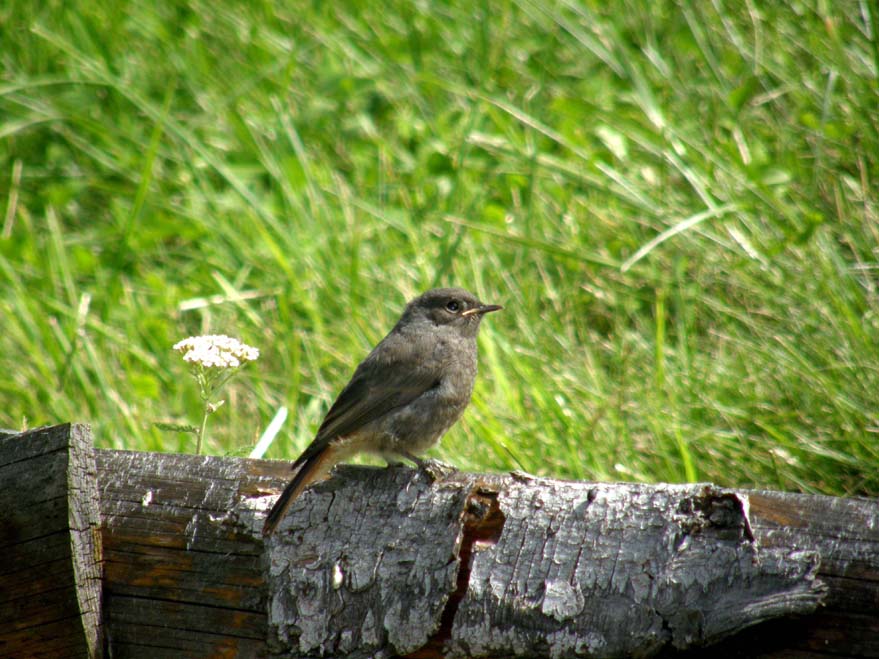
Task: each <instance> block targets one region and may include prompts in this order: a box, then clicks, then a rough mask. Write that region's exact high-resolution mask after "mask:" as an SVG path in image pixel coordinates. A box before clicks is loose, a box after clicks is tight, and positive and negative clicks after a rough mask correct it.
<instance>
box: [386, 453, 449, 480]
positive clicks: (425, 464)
mask: <svg viewBox="0 0 879 659" xmlns="http://www.w3.org/2000/svg"><path fill="white" fill-rule="evenodd" d="M398 453H399V454H400V455H401V456H402V457H404V458H406V459H407V460H411V461H412V462H414V463H415V464H416V465H418V471H420V472H421V473H422V474H424V475H426V476H427V477H428V478H430V480H431V481H438V480H441V479H443V478H447V477H448V476H451V475H452V474H454V473H455V472H456V471H458V468H457V467H455V466H453V465H448V464H446V463H444V462H440V461H439V460H431V459H430V458H419V457H418V456H417V455H415V454H413V453H410V452H409V451H398Z"/></svg>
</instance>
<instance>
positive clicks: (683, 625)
mask: <svg viewBox="0 0 879 659" xmlns="http://www.w3.org/2000/svg"><path fill="white" fill-rule="evenodd" d="M58 447H66V448H62V449H58ZM59 450H60V451H61V452H62V453H63V452H66V453H67V454H68V455H72V454H73V453H75V454H76V456H75V457H73V458H70V457H68V458H66V460H67V462H68V463H70V464H74V465H77V464H86V465H87V464H90V463H89V459H90V458H91V459H92V460H93V462H92V463H91V464H94V465H96V473H97V479H96V480H95V479H94V478H93V475H92V474H91V473H89V470H88V468H85V469H82V468H78V467H77V468H74V469H73V470H72V471H74V472H77V473H80V474H81V475H82V478H80V479H78V480H76V481H75V483H74V484H73V485H72V486H68V485H67V483H68V480H64V481H63V483H62V482H61V477H58V476H52V477H51V478H48V480H51V482H52V484H53V487H54V488H56V489H53V490H52V492H53V493H52V494H51V497H43V496H42V495H41V494H39V493H40V492H41V491H45V492H48V491H49V489H48V488H49V483H48V482H47V476H46V474H47V473H48V472H47V467H46V463H45V462H39V461H37V462H33V463H31V461H32V459H33V458H28V457H27V456H37V455H44V454H46V455H55V456H56V458H55V459H57V458H58V455H57V454H58V453H59ZM22 456H24V457H22ZM62 462H63V460H62ZM62 471H63V470H62ZM68 471H71V470H68ZM53 473H54V472H53ZM289 476H290V472H289V466H288V465H287V464H286V463H277V462H267V461H256V460H246V459H236V458H214V457H198V456H191V455H165V454H150V453H135V452H125V451H102V450H97V451H92V449H91V447H90V443H89V441H88V437H87V429H85V428H84V427H82V426H75V425H74V426H71V425H64V426H57V427H54V428H51V429H43V430H39V431H33V432H30V433H25V434H23V435H17V436H14V437H11V438H6V439H2V440H0V477H2V480H0V496H2V497H3V498H2V499H0V503H2V504H3V511H4V512H3V513H2V516H3V523H2V528H3V534H2V536H0V545H2V546H3V548H4V552H5V555H10V551H13V550H14V548H15V547H18V549H19V553H18V554H16V555H19V556H24V557H27V555H32V556H33V557H34V559H33V560H31V561H30V563H31V564H28V563H27V561H24V560H23V559H21V560H19V561H17V562H15V563H13V564H11V565H9V564H7V567H6V569H5V570H3V571H2V574H0V593H2V595H0V597H2V598H4V599H0V601H5V602H12V601H21V602H27V603H28V606H27V607H23V608H20V609H16V610H15V612H13V613H12V614H7V613H6V612H7V610H8V611H12V609H9V608H8V607H9V605H8V604H4V607H2V609H0V611H2V613H0V655H3V656H36V655H38V654H39V651H38V650H39V649H40V648H45V649H46V650H47V651H46V653H44V654H45V656H50V655H51V656H97V655H98V654H99V652H100V649H101V646H100V644H99V643H98V639H99V635H100V632H101V629H100V625H99V622H100V620H101V619H103V621H104V630H103V631H104V632H105V634H104V636H105V639H104V645H105V646H109V647H110V648H112V654H113V656H114V657H213V656H239V657H250V656H254V657H258V656H267V655H271V654H281V655H286V656H352V657H353V656H361V657H366V656H394V655H399V654H408V655H409V656H412V657H438V656H486V657H499V656H513V655H517V654H518V655H527V656H559V657H567V656H593V657H608V656H631V655H639V656H664V657H671V656H675V657H701V656H706V657H707V656H709V653H710V656H711V657H712V659H718V658H719V657H725V656H728V657H734V656H742V657H745V656H748V657H756V656H761V657H830V656H834V657H838V656H861V657H876V656H879V641H877V638H879V507H877V505H876V501H873V500H867V499H836V498H832V497H822V496H812V495H797V494H784V493H774V492H735V491H730V490H724V489H720V488H716V487H714V486H710V485H686V486H667V485H660V486H645V485H632V484H616V485H613V484H584V483H567V482H561V481H551V480H544V479H533V478H530V477H525V476H511V475H489V476H486V475H477V474H464V473H458V474H454V475H453V476H451V477H449V478H447V479H443V480H441V481H438V482H430V481H429V480H428V479H427V478H426V476H425V475H424V474H422V473H419V472H417V471H414V470H411V469H405V468H398V469H374V468H356V467H343V468H340V469H339V470H338V471H337V472H336V476H335V477H334V478H332V479H330V480H329V481H327V482H325V483H322V484H320V485H318V486H317V487H314V488H312V489H311V490H309V491H308V492H307V493H306V494H305V495H303V496H302V497H301V498H300V500H298V501H297V502H296V504H295V505H294V506H293V508H292V509H291V511H290V514H289V515H288V517H287V519H285V520H284V521H283V522H282V524H281V526H280V527H279V530H278V532H277V533H276V535H275V536H272V537H271V538H270V539H269V540H268V542H266V543H264V541H263V538H262V536H261V534H260V530H261V526H262V521H263V518H264V516H265V514H266V512H267V509H268V508H269V507H270V505H271V503H272V501H273V499H274V496H275V495H277V494H278V492H279V491H280V490H281V488H282V487H283V485H284V484H285V482H286V480H287V478H288V477H289ZM7 478H8V481H7ZM84 481H87V482H84ZM7 482H9V483H12V485H11V486H10V487H9V488H3V485H5V484H6V483H7ZM89 483H91V485H89ZM68 487H73V489H72V490H70V491H69V492H68V493H67V494H65V488H68ZM41 488H42V490H41ZM80 488H82V489H80ZM89 488H91V491H92V492H93V493H95V498H97V495H98V494H99V500H100V520H101V522H100V537H99V538H98V537H96V538H95V539H94V542H92V544H91V546H90V547H89V546H88V544H87V543H84V542H83V541H82V536H83V529H85V528H97V524H96V522H95V523H94V524H93V525H91V526H90V524H89V523H87V522H83V521H82V519H83V518H81V517H80V518H79V519H77V521H75V523H74V522H68V523H66V526H64V524H60V523H59V524H57V525H55V526H58V528H59V529H60V530H59V531H57V532H60V533H66V534H67V535H69V536H71V537H74V536H75V537H77V538H79V541H78V543H79V544H78V545H75V543H73V542H71V544H70V545H69V546H70V547H78V548H75V549H74V550H73V552H72V553H71V551H70V550H69V549H68V553H67V555H66V556H63V557H62V556H61V554H59V555H58V556H59V557H58V558H56V559H54V560H53V561H52V563H51V564H52V565H55V566H56V568H57V567H59V566H60V567H61V568H63V569H55V572H53V573H52V574H53V575H54V574H58V575H61V576H59V577H52V578H53V579H54V580H55V581H56V582H57V583H58V584H59V588H60V586H61V585H63V584H64V583H67V584H72V586H71V585H68V586H65V587H66V588H68V589H69V588H73V589H74V592H76V591H77V589H78V588H79V586H80V585H81V586H82V594H80V595H76V596H73V597H71V596H68V597H66V599H64V600H63V602H62V603H61V604H59V603H58V602H54V603H53V601H52V598H50V597H48V596H46V595H45V594H43V595H40V591H39V589H37V590H34V588H33V587H32V586H31V582H30V581H29V577H30V576H31V575H33V574H35V570H39V569H40V567H39V566H40V565H43V563H42V562H41V561H42V559H41V558H38V557H37V556H38V555H39V554H40V553H41V552H42V553H45V552H48V551H49V550H50V547H51V546H53V545H52V542H53V540H52V538H53V537H54V535H55V533H56V532H52V531H46V532H43V531H39V532H35V531H34V532H31V531H29V529H30V530H33V529H37V528H38V527H39V524H41V523H42V522H41V520H43V519H47V518H49V517H51V515H47V513H46V512H45V511H46V506H47V505H49V508H51V509H52V510H55V513H54V517H52V518H53V519H58V520H63V519H74V518H65V517H64V515H62V514H60V513H58V512H57V510H58V509H60V507H63V506H61V505H60V504H58V503H55V504H47V503H46V502H47V501H50V500H51V501H56V502H58V501H60V500H61V499H63V498H64V497H65V496H66V497H67V499H65V500H72V499H79V498H83V497H84V498H85V500H91V499H90V498H89V494H88V491H89ZM16 491H18V492H22V496H16V495H15V492H16ZM28 492H29V493H30V495H31V499H34V500H35V501H36V503H29V501H30V500H31V499H28V498H27V497H26V496H24V494H26V493H28ZM59 492H60V493H59ZM59 497H60V498H59ZM93 504H94V505H93V506H92V507H91V508H89V507H88V506H87V507H86V508H87V509H88V510H93V512H92V513H91V514H92V515H93V516H95V515H97V508H98V506H97V502H96V501H93ZM65 505H67V506H68V507H70V505H71V504H65ZM78 506H79V504H77V505H76V506H74V507H75V508H77V510H79V507H78ZM78 514H79V515H82V513H78ZM86 518H87V515H86ZM94 519H95V520H96V519H97V517H94ZM86 535H87V534H86ZM28 543H35V544H33V545H30V544H28ZM43 544H45V546H43ZM101 545H103V548H102V549H101ZM26 547H28V548H29V547H33V548H34V549H32V550H31V549H27V550H25V548H26ZM10 548H13V549H10ZM22 550H25V551H22ZM89 552H91V554H90V555H91V557H92V560H91V561H88V560H86V559H87V558H88V556H87V554H89ZM101 552H102V553H101ZM98 556H100V557H102V561H96V560H94V559H95V557H98ZM83 563H84V564H85V566H86V567H85V568H83V567H77V566H78V565H80V564H83ZM101 565H102V566H103V616H101V615H100V614H99V608H98V603H99V599H98V598H97V596H96V595H95V594H91V595H88V593H89V592H92V593H94V591H95V590H96V589H95V588H94V587H92V589H91V590H89V588H88V586H89V584H90V583H92V584H93V583H94V582H96V579H97V577H98V575H99V574H100V572H98V571H97V568H98V567H100V566H101ZM80 575H85V577H84V578H83V577H81V576H80ZM62 590H63V589H62ZM65 592H66V591H65ZM37 604H40V605H41V606H37ZM819 604H823V606H820V607H819ZM59 607H60V608H62V609H63V610H64V611H66V612H67V618H66V619H65V620H67V622H66V623H65V626H66V630H65V631H64V634H63V638H64V639H65V641H64V643H68V642H69V646H63V645H61V644H60V643H61V641H58V642H55V641H54V640H53V639H56V637H57V638H61V636H62V635H61V634H60V632H57V631H56V628H54V627H52V626H51V625H53V624H57V622H58V621H57V619H55V618H53V614H52V613H51V611H52V610H57V609H58V608H59ZM816 607H818V608H817V610H816ZM4 614H5V615H4ZM22 631H24V632H26V634H25V635H22V633H21V632H22ZM89 639H92V641H90V640H89ZM52 642H54V643H55V645H49V643H52ZM24 643H30V645H24ZM90 643H91V645H90ZM706 644H710V646H709V647H707V648H706V647H705V646H706ZM50 648H53V649H54V651H49V649H50ZM65 648H66V649H65ZM19 649H21V651H18V650H19Z"/></svg>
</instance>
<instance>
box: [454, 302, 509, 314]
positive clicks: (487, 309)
mask: <svg viewBox="0 0 879 659" xmlns="http://www.w3.org/2000/svg"><path fill="white" fill-rule="evenodd" d="M501 309H503V307H502V306H501V305H499V304H480V305H479V306H478V307H473V308H472V309H467V311H462V312H461V315H462V316H473V315H474V314H478V315H480V316H481V315H482V314H484V313H491V312H492V311H500V310H501Z"/></svg>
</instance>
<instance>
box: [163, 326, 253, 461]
mask: <svg viewBox="0 0 879 659" xmlns="http://www.w3.org/2000/svg"><path fill="white" fill-rule="evenodd" d="M174 350H176V351H177V352H179V353H182V354H183V361H185V362H186V363H187V364H189V367H190V372H191V373H192V375H193V377H195V381H196V382H197V383H198V389H199V394H200V395H201V400H202V403H203V408H202V418H201V427H199V428H196V427H192V428H191V429H189V428H187V430H186V431H187V432H194V433H195V435H196V438H197V439H196V444H195V452H196V453H201V445H202V442H203V441H204V438H205V434H206V432H207V424H208V416H210V415H211V414H213V413H214V412H216V411H217V410H218V409H220V406H222V405H223V402H224V401H223V400H218V399H216V394H217V392H218V391H219V390H220V389H221V388H222V387H223V385H224V384H226V382H228V381H229V379H230V378H232V377H233V376H234V375H235V374H236V373H237V372H238V369H239V368H240V367H241V366H244V365H245V364H246V363H247V362H252V361H254V360H256V359H257V358H258V357H259V350H257V349H256V348H254V347H253V346H249V345H247V344H246V343H242V342H241V341H239V340H238V339H233V338H232V337H230V336H226V335H225V334H209V335H207V336H190V337H189V338H186V339H183V340H182V341H178V342H177V343H175V344H174ZM164 425H165V426H166V427H167V426H168V424H164Z"/></svg>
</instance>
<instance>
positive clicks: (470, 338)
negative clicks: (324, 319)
mask: <svg viewBox="0 0 879 659" xmlns="http://www.w3.org/2000/svg"><path fill="white" fill-rule="evenodd" d="M500 309H503V307H502V306H500V305H497V304H483V303H482V302H480V300H479V299H478V298H477V297H476V296H475V295H473V294H472V293H470V292H468V291H466V290H464V289H463V288H434V289H431V290H428V291H426V292H425V293H422V294H421V295H419V296H418V297H416V298H414V299H413V300H411V301H410V302H409V303H408V304H407V305H406V308H405V310H404V311H403V314H402V316H401V317H400V319H399V320H398V321H397V324H396V325H395V326H394V328H393V329H392V330H391V331H390V332H389V333H388V335H387V336H385V338H384V339H382V340H381V342H379V343H378V345H376V346H375V348H373V350H372V352H370V353H369V355H367V357H366V358H365V359H364V360H363V361H362V362H361V363H360V365H359V366H357V368H356V369H355V371H354V374H353V376H352V377H351V380H350V381H349V382H348V384H346V385H345V387H344V388H343V389H342V391H341V393H340V394H339V396H338V397H337V398H336V400H335V402H334V403H333V404H332V406H331V407H330V410H329V412H327V415H326V417H325V418H324V420H323V422H322V423H321V425H320V427H319V428H318V431H317V434H316V435H315V437H314V439H313V440H312V442H311V444H309V445H308V447H307V448H306V449H305V450H304V451H303V452H302V455H300V456H299V457H298V458H297V459H296V460H295V461H294V462H293V464H292V466H291V469H292V470H293V471H294V472H295V474H294V476H293V478H292V480H291V481H290V482H289V483H288V484H287V486H286V487H285V488H284V491H283V492H282V493H281V496H280V497H278V499H277V501H276V502H275V504H274V506H273V507H272V509H271V511H270V512H269V514H268V516H267V517H266V519H265V523H264V525H263V535H264V536H268V535H271V534H272V532H273V531H274V530H275V528H276V527H277V525H278V523H279V522H280V521H281V519H283V517H284V515H285V514H286V512H287V510H288V509H289V507H290V505H291V504H292V503H293V502H294V501H295V500H296V498H297V497H298V496H299V495H300V494H301V493H302V492H303V490H305V489H306V488H307V487H308V486H309V485H311V484H312V483H315V482H317V481H320V480H322V479H324V478H325V477H326V476H327V474H329V472H330V470H331V469H332V468H333V467H334V466H335V465H336V464H338V463H339V462H342V461H344V460H345V459H347V458H349V457H351V456H352V455H354V454H357V453H362V452H367V453H373V454H378V455H380V456H382V457H384V458H385V460H386V461H387V462H388V464H389V465H391V464H395V463H398V462H399V458H404V459H406V460H410V461H411V462H414V463H415V464H417V465H418V466H419V467H421V468H424V467H425V466H426V465H427V464H428V463H427V462H426V461H424V460H422V459H421V458H419V457H418V454H420V453H423V452H424V451H426V450H427V449H429V448H431V447H432V446H434V445H435V444H437V443H438V442H439V440H440V438H441V437H442V436H443V435H444V434H445V433H446V431H447V430H448V429H449V428H451V427H452V425H453V424H454V423H455V422H456V421H457V420H458V419H459V418H460V417H461V415H462V414H463V412H464V409H465V408H466V407H467V405H468V404H469V403H470V397H471V395H472V393H473V383H474V382H475V380H476V372H477V348H476V336H477V333H478V331H479V326H480V322H481V321H482V318H483V317H484V316H485V314H487V313H490V312H493V311H499V310H500Z"/></svg>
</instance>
